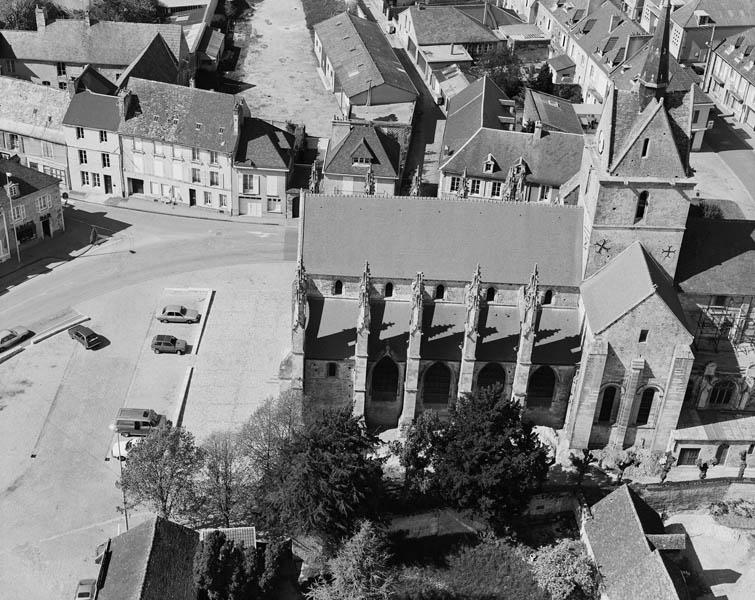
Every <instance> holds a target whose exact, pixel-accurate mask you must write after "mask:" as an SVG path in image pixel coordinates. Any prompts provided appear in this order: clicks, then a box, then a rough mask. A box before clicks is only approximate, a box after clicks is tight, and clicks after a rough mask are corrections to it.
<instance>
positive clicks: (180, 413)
mask: <svg viewBox="0 0 755 600" xmlns="http://www.w3.org/2000/svg"><path fill="white" fill-rule="evenodd" d="M193 375H194V367H193V366H192V367H187V369H186V375H184V379H183V382H182V383H181V392H180V394H179V395H178V406H176V408H175V409H174V410H173V419H172V420H173V426H174V427H180V426H181V422H182V421H183V417H184V408H186V400H188V398H189V386H190V385H191V378H192V376H193Z"/></svg>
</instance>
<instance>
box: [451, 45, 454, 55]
mask: <svg viewBox="0 0 755 600" xmlns="http://www.w3.org/2000/svg"><path fill="white" fill-rule="evenodd" d="M453 55H454V43H453V42H451V56H453Z"/></svg>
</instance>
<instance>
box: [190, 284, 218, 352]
mask: <svg viewBox="0 0 755 600" xmlns="http://www.w3.org/2000/svg"><path fill="white" fill-rule="evenodd" d="M207 291H208V292H209V294H208V295H207V298H206V299H205V306H204V311H203V313H202V328H201V329H200V330H199V337H197V346H196V348H194V354H195V355H196V354H199V344H200V343H201V342H202V338H203V337H204V328H205V327H206V326H207V317H209V316H210V307H211V306H212V301H213V300H214V299H215V290H213V289H208V290H207Z"/></svg>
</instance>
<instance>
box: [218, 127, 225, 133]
mask: <svg viewBox="0 0 755 600" xmlns="http://www.w3.org/2000/svg"><path fill="white" fill-rule="evenodd" d="M218 133H219V134H220V135H223V134H224V133H225V127H219V128H218Z"/></svg>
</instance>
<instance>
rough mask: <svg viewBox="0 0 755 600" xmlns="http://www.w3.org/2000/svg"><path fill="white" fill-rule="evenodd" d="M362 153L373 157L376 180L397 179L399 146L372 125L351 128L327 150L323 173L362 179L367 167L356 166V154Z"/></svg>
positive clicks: (373, 170)
mask: <svg viewBox="0 0 755 600" xmlns="http://www.w3.org/2000/svg"><path fill="white" fill-rule="evenodd" d="M360 150H361V151H363V152H366V153H367V154H369V155H371V156H372V172H373V174H374V175H375V177H389V178H394V179H395V178H396V177H398V171H399V165H398V161H399V146H398V142H397V141H396V140H395V139H393V138H390V137H388V136H387V135H385V134H384V133H383V132H382V131H380V130H379V129H377V128H376V127H373V126H372V125H352V126H351V130H350V131H349V133H348V135H347V136H346V137H345V138H343V139H342V140H341V141H340V142H339V143H338V144H337V145H336V146H335V147H333V148H331V147H328V151H327V154H326V156H325V163H324V164H323V168H322V170H323V173H326V174H332V175H351V176H362V177H363V176H364V175H365V173H366V170H367V167H366V166H362V165H358V166H355V165H354V154H355V153H356V152H359V151H360Z"/></svg>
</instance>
